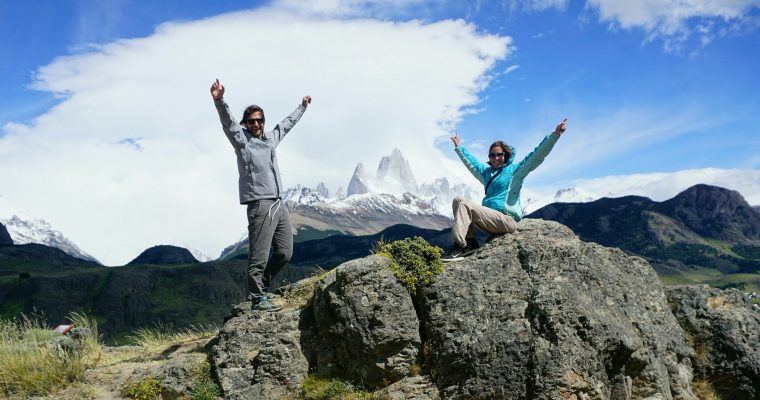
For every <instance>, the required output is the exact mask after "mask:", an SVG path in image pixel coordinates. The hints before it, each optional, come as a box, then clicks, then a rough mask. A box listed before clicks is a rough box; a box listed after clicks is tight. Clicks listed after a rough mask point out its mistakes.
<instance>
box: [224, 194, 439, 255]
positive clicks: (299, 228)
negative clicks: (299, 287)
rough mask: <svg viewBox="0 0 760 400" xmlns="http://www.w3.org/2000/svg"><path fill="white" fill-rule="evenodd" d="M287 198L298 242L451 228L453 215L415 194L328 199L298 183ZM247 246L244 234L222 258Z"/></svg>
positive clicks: (359, 195) (241, 250)
mask: <svg viewBox="0 0 760 400" xmlns="http://www.w3.org/2000/svg"><path fill="white" fill-rule="evenodd" d="M283 201H284V202H285V203H286V205H287V207H288V210H289V211H290V220H291V225H292V228H293V234H294V238H293V241H294V242H296V243H298V242H303V241H306V240H314V239H321V238H324V237H328V236H332V235H337V234H343V235H353V236H362V235H374V234H376V233H378V232H380V231H382V230H383V229H386V228H388V227H391V226H394V225H399V224H405V225H412V226H416V227H419V228H422V229H432V230H441V229H446V228H449V227H451V218H449V217H447V216H445V215H442V214H440V213H438V211H437V210H436V209H435V208H434V207H433V206H431V205H430V204H429V203H427V202H426V201H424V200H422V199H421V198H419V197H417V196H415V195H413V194H411V193H404V194H403V195H394V194H387V193H365V194H356V195H353V196H350V197H346V198H345V199H342V200H335V199H326V198H324V197H323V196H322V195H321V194H320V193H318V192H317V191H316V190H313V189H310V188H306V187H302V186H296V187H294V188H291V189H288V191H287V192H286V193H285V196H284V200H283ZM247 248H248V242H247V238H246V237H243V239H241V240H240V241H239V242H237V243H235V244H232V245H230V246H228V247H226V248H225V249H224V250H223V251H222V254H221V255H220V259H226V258H229V257H234V256H236V255H238V254H240V253H241V252H246V251H247Z"/></svg>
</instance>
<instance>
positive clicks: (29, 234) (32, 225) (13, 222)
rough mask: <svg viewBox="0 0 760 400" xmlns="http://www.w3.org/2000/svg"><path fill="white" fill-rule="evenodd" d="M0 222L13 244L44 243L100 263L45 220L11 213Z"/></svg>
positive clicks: (69, 253)
mask: <svg viewBox="0 0 760 400" xmlns="http://www.w3.org/2000/svg"><path fill="white" fill-rule="evenodd" d="M0 222H2V223H3V225H5V227H6V228H7V229H8V233H10V235H11V238H13V243H14V244H27V243H38V244H44V245H46V246H50V247H55V248H58V249H61V250H63V251H64V252H65V253H66V254H68V255H71V256H74V257H77V258H81V259H83V260H89V261H94V262H97V263H98V264H100V261H98V260H97V259H95V257H93V256H91V255H89V254H87V253H85V252H84V251H83V250H82V249H80V248H79V246H77V245H76V244H74V242H72V241H71V240H69V239H68V238H66V237H65V236H63V234H62V233H61V232H59V231H57V230H55V229H53V227H52V226H50V224H49V223H48V222H47V221H44V220H41V219H30V220H27V219H22V218H20V217H19V216H17V215H13V216H11V217H10V218H5V219H0Z"/></svg>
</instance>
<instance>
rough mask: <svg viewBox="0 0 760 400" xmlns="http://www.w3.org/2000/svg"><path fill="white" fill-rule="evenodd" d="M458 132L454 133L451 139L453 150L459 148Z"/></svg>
mask: <svg viewBox="0 0 760 400" xmlns="http://www.w3.org/2000/svg"><path fill="white" fill-rule="evenodd" d="M459 142H460V139H459V132H454V136H452V137H451V143H454V148H457V147H459Z"/></svg>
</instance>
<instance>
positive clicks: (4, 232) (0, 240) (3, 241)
mask: <svg viewBox="0 0 760 400" xmlns="http://www.w3.org/2000/svg"><path fill="white" fill-rule="evenodd" d="M11 244H13V239H12V238H11V234H10V233H8V229H6V228H5V225H3V224H0V245H11Z"/></svg>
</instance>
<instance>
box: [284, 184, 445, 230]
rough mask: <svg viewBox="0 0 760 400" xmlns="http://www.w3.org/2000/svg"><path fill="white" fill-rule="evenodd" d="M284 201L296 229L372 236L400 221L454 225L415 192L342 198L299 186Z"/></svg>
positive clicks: (422, 225) (425, 225)
mask: <svg viewBox="0 0 760 400" xmlns="http://www.w3.org/2000/svg"><path fill="white" fill-rule="evenodd" d="M284 202H285V204H287V207H288V210H290V213H291V221H292V224H293V230H294V231H296V230H298V228H299V227H301V226H309V227H311V228H313V229H316V230H337V231H340V232H345V233H350V234H353V235H368V234H373V233H377V232H379V231H381V230H383V229H385V228H387V227H389V226H392V225H396V224H409V225H414V226H417V227H420V228H430V229H444V228H448V227H450V226H451V219H450V218H449V217H447V216H445V215H442V214H440V213H439V212H438V211H437V210H436V209H435V207H433V206H431V205H430V203H428V202H426V201H425V200H423V199H421V198H420V197H417V196H415V195H413V194H411V193H404V194H402V195H396V194H390V193H364V194H355V195H353V196H349V197H346V198H345V199H341V200H338V199H336V198H333V199H328V198H325V197H323V196H322V194H320V193H318V192H317V191H316V190H315V189H311V188H307V187H304V186H300V185H298V186H296V187H294V188H291V189H288V190H287V191H286V193H285V196H284Z"/></svg>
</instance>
